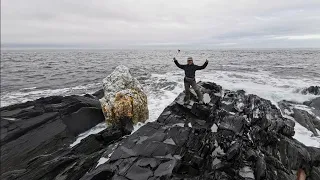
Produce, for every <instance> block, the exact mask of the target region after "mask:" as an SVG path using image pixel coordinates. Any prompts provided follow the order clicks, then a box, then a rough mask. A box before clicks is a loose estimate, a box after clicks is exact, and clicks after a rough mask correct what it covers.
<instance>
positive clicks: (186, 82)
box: [184, 77, 203, 101]
mask: <svg viewBox="0 0 320 180" xmlns="http://www.w3.org/2000/svg"><path fill="white" fill-rule="evenodd" d="M190 86H192V88H193V89H194V91H195V92H196V94H197V96H198V100H199V101H202V99H203V96H202V93H201V92H200V89H199V86H198V85H197V83H196V80H195V78H187V77H185V78H184V89H185V91H186V96H185V99H184V100H185V101H189V100H190Z"/></svg>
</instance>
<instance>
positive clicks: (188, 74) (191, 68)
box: [173, 57, 208, 104]
mask: <svg viewBox="0 0 320 180" xmlns="http://www.w3.org/2000/svg"><path fill="white" fill-rule="evenodd" d="M173 61H174V63H175V64H176V65H177V66H178V67H179V68H180V69H183V70H184V73H185V77H184V88H185V93H186V96H185V98H184V103H185V104H189V103H190V86H192V88H193V89H194V91H195V92H196V93H197V96H198V100H199V103H200V104H202V103H203V96H202V93H201V92H200V89H199V87H198V85H197V83H196V78H195V72H196V71H197V70H202V69H204V68H206V67H207V65H208V60H206V62H205V63H204V64H203V65H202V66H198V65H195V64H193V59H192V57H188V59H187V64H186V65H181V64H179V62H178V61H177V59H176V58H173Z"/></svg>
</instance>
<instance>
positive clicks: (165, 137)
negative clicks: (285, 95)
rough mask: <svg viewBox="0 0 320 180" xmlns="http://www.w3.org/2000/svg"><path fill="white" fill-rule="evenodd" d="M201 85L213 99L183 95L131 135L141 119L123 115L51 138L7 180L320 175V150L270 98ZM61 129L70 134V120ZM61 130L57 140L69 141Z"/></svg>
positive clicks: (4, 174)
mask: <svg viewBox="0 0 320 180" xmlns="http://www.w3.org/2000/svg"><path fill="white" fill-rule="evenodd" d="M199 85H200V86H201V91H202V92H203V93H204V94H207V95H206V96H209V97H210V98H207V99H208V101H207V102H208V104H203V105H200V104H197V103H195V102H196V99H195V94H192V95H191V97H192V99H193V100H192V101H191V103H190V104H189V105H184V103H183V98H184V93H181V94H180V95H179V96H178V97H177V98H176V99H175V101H174V102H172V103H171V104H170V105H169V106H168V107H167V108H165V110H164V111H163V112H162V114H161V115H160V116H159V118H158V119H157V121H155V122H149V123H147V124H146V125H144V126H142V127H141V128H140V129H138V130H137V131H136V132H134V133H133V134H131V135H129V134H130V132H131V131H132V129H133V122H132V121H131V120H130V118H122V119H121V120H120V122H121V123H120V125H119V126H112V127H108V128H106V129H105V130H104V131H102V132H100V133H98V134H94V135H90V136H88V137H87V138H85V139H83V140H82V141H81V142H80V143H79V144H77V145H76V146H74V147H72V148H71V147H69V146H68V142H67V141H64V142H62V143H60V144H64V146H62V145H61V146H55V145H54V143H53V141H52V140H51V141H50V140H46V143H47V144H48V145H41V147H40V148H39V149H41V150H39V149H38V150H34V151H38V152H37V156H34V157H33V158H30V159H29V160H28V161H27V163H25V164H23V165H20V166H14V167H13V166H12V168H10V169H7V170H5V171H2V179H83V180H87V179H89V180H100V179H101V180H104V179H139V180H143V179H177V180H178V179H199V180H200V179H201V180H202V179H225V180H228V179H230V180H231V179H246V180H249V179H260V180H263V179H268V180H271V179H288V180H289V179H290V180H291V179H296V172H297V170H298V169H300V168H302V169H304V170H305V172H306V174H307V178H308V179H320V173H319V172H320V171H319V169H320V149H319V148H314V147H307V146H305V145H304V144H302V143H300V142H298V141H297V140H295V139H293V138H292V136H293V135H294V133H295V132H294V128H293V127H294V125H295V122H294V121H293V120H291V119H290V118H285V117H283V115H282V113H281V112H280V110H279V109H278V108H277V107H276V106H275V105H273V104H272V103H271V102H270V101H268V100H265V99H262V98H260V97H258V96H256V95H251V94H249V95H248V94H246V93H245V92H244V91H228V90H223V89H222V87H220V86H218V85H216V84H214V83H209V82H200V83H199ZM19 109H21V107H20V108H12V109H11V111H14V110H17V111H16V112H18V111H19ZM77 110H79V109H77ZM2 111H3V110H1V112H2ZM19 112H20V111H19ZM20 113H21V112H20ZM12 114H15V113H13V112H9V111H6V115H7V116H6V117H9V118H14V116H12ZM9 115H10V116H9ZM30 116H31V115H30ZM28 117H29V116H28ZM4 122H5V121H4ZM37 122H38V121H37ZM61 122H63V121H62V120H61ZM1 123H2V120H1ZM61 124H62V123H61ZM1 127H2V125H1ZM31 129H32V128H31ZM61 129H63V132H64V133H65V134H68V133H67V132H69V130H68V129H67V128H66V127H65V125H64V128H61ZM54 131H57V129H54ZM59 135H60V137H59V136H55V138H54V139H56V140H57V141H58V140H60V141H63V139H68V138H66V136H62V135H61V134H59ZM31 137H32V136H30V138H31ZM11 141H13V140H12V139H11V140H7V142H6V143H7V144H8V143H10V142H11ZM50 142H51V144H50ZM58 144H59V143H58ZM49 145H50V146H49ZM1 162H2V163H1V165H3V160H2V159H1ZM6 162H7V163H8V162H9V160H8V161H6Z"/></svg>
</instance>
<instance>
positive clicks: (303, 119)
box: [293, 108, 320, 136]
mask: <svg viewBox="0 0 320 180" xmlns="http://www.w3.org/2000/svg"><path fill="white" fill-rule="evenodd" d="M293 117H294V119H295V120H296V121H297V122H298V123H299V124H301V125H302V126H303V127H305V128H307V129H308V130H310V131H311V132H312V133H313V134H314V135H315V136H319V134H318V132H317V131H316V128H317V129H318V130H320V126H319V123H317V122H318V121H319V120H317V119H316V118H315V117H314V116H312V115H310V114H309V113H308V112H307V111H304V110H301V109H296V108H294V109H293ZM313 122H315V123H317V124H316V125H315V124H314V123H313Z"/></svg>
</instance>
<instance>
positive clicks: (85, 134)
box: [70, 122, 107, 147]
mask: <svg viewBox="0 0 320 180" xmlns="http://www.w3.org/2000/svg"><path fill="white" fill-rule="evenodd" d="M106 128H107V124H106V123H105V122H102V123H99V124H97V125H96V126H95V127H93V128H91V129H89V130H88V131H85V132H83V133H81V134H80V135H78V137H77V139H76V140H75V141H74V142H73V143H72V144H70V147H74V146H75V145H77V144H79V143H80V142H81V140H82V139H84V138H86V137H88V136H89V135H91V134H97V133H99V132H101V131H103V130H105V129H106Z"/></svg>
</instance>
